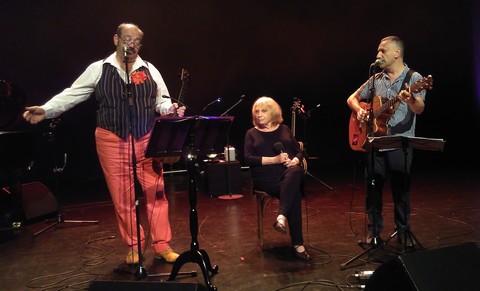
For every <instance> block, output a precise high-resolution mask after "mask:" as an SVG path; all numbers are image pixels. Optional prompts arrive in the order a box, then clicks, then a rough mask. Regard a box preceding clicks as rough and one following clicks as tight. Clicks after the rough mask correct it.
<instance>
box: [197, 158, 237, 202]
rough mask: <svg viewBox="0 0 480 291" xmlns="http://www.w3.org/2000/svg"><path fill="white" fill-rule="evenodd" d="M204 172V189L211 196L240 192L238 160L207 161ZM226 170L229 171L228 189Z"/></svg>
mask: <svg viewBox="0 0 480 291" xmlns="http://www.w3.org/2000/svg"><path fill="white" fill-rule="evenodd" d="M227 167H228V168H227ZM205 172H206V179H207V185H206V190H207V192H208V194H209V195H210V196H211V197H217V196H220V195H226V194H241V193H242V169H241V167H240V162H238V161H234V162H229V163H226V162H222V163H207V164H206V165H205ZM227 172H230V189H228V187H229V184H228V179H227V177H228V175H227ZM229 190H230V191H231V192H229Z"/></svg>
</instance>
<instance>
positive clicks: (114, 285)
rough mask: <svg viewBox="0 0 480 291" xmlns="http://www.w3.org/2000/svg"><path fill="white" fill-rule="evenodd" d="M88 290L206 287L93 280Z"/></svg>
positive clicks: (178, 290) (199, 289) (184, 290)
mask: <svg viewBox="0 0 480 291" xmlns="http://www.w3.org/2000/svg"><path fill="white" fill-rule="evenodd" d="M88 290H89V291H131V290H137V291H151V290H152V291H153V290H164V291H206V290H207V288H206V287H205V286H203V285H200V284H196V283H177V282H147V281H101V280H97V281H93V282H92V283H90V286H89V288H88Z"/></svg>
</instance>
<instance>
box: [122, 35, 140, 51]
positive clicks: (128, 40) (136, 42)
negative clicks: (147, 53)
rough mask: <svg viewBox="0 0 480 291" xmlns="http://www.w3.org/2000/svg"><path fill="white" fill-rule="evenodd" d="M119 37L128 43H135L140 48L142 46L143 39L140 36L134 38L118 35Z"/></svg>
mask: <svg viewBox="0 0 480 291" xmlns="http://www.w3.org/2000/svg"><path fill="white" fill-rule="evenodd" d="M117 35H118V34H117ZM118 37H119V38H120V39H121V40H122V41H123V43H124V44H126V45H131V44H132V43H133V45H134V46H136V47H138V48H139V47H141V46H142V40H141V39H140V38H136V39H132V38H131V37H130V36H127V37H125V38H123V37H122V36H121V35H118Z"/></svg>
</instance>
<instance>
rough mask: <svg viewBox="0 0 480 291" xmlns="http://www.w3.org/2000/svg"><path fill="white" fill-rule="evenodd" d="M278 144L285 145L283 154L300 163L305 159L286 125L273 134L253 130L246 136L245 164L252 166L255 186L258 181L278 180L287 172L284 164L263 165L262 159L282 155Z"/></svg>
mask: <svg viewBox="0 0 480 291" xmlns="http://www.w3.org/2000/svg"><path fill="white" fill-rule="evenodd" d="M278 142H280V143H281V144H282V145H283V152H285V153H288V157H289V158H290V159H293V158H294V157H297V158H298V159H299V160H300V161H301V160H302V159H303V152H302V150H301V149H300V144H299V143H298V142H297V140H296V139H295V137H294V136H293V135H292V132H291V131H290V128H289V127H288V126H286V125H284V124H280V126H279V127H278V128H277V129H276V130H274V131H271V132H263V131H259V130H258V129H256V128H251V129H249V130H248V131H247V133H246V134H245V145H244V154H245V163H246V164H247V165H249V166H250V170H251V175H252V178H253V182H254V184H255V181H256V180H263V181H265V180H272V181H274V180H277V179H278V177H280V176H281V175H282V174H283V171H284V170H285V166H284V165H283V164H273V165H262V157H274V156H276V155H278V154H280V151H279V150H278V149H279V147H278V146H277V147H275V143H278Z"/></svg>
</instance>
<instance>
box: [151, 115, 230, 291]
mask: <svg viewBox="0 0 480 291" xmlns="http://www.w3.org/2000/svg"><path fill="white" fill-rule="evenodd" d="M232 119H233V118H229V117H223V118H221V117H202V116H200V117H183V118H179V117H165V118H160V119H159V120H157V122H156V124H155V126H154V128H153V131H152V135H151V138H150V141H149V145H148V147H147V151H146V156H172V155H173V156H175V155H177V156H179V155H184V156H185V157H186V164H187V173H188V179H189V183H188V200H189V204H190V215H189V219H190V234H191V237H192V241H191V244H190V250H188V251H185V252H183V253H182V254H180V256H179V257H178V258H177V260H176V261H175V263H174V264H173V268H172V272H171V274H170V276H169V278H168V281H173V280H175V277H176V276H177V275H178V274H179V272H178V271H179V270H180V268H181V267H182V266H183V265H184V264H185V263H189V262H191V263H197V264H198V265H199V266H200V268H201V269H202V273H203V277H204V279H205V283H206V285H207V287H208V289H209V290H217V288H216V287H215V286H213V285H212V283H211V281H210V276H212V275H214V274H216V273H217V272H218V266H212V264H211V263H210V258H209V256H208V254H207V252H206V251H204V250H202V249H200V247H199V244H198V241H197V236H198V214H197V209H196V206H197V185H196V181H195V164H196V163H197V155H198V154H210V153H218V152H220V151H221V149H222V148H223V146H224V145H225V136H226V133H227V132H228V129H229V127H230V124H231V122H232ZM187 140H188V142H186V141H187ZM185 144H186V146H185Z"/></svg>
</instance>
